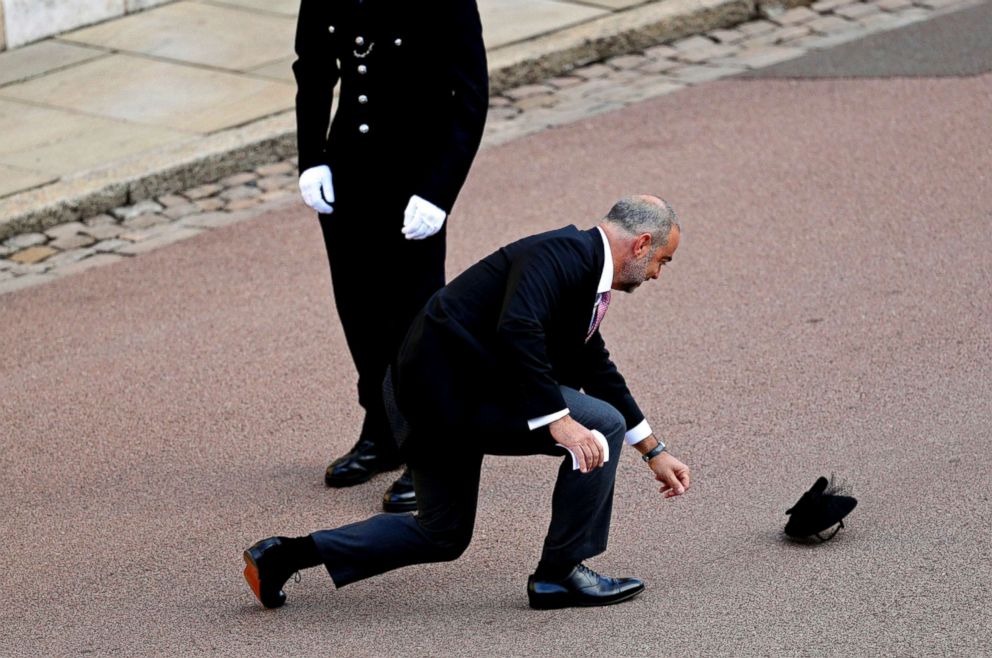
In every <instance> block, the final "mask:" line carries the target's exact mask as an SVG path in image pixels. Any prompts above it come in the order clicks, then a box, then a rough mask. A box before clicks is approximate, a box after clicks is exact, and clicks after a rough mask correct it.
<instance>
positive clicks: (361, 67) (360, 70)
mask: <svg viewBox="0 0 992 658" xmlns="http://www.w3.org/2000/svg"><path fill="white" fill-rule="evenodd" d="M368 70H369V69H368V67H367V66H365V65H364V64H359V65H358V75H365V73H366V72H367V71H368Z"/></svg>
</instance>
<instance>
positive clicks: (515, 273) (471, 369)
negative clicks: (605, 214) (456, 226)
mask: <svg viewBox="0 0 992 658" xmlns="http://www.w3.org/2000/svg"><path fill="white" fill-rule="evenodd" d="M604 260H605V253H604V248H603V241H602V238H601V237H600V235H599V232H598V231H597V230H596V229H591V230H589V231H580V230H578V229H577V228H575V227H574V226H569V227H567V228H563V229H559V230H556V231H551V232H548V233H542V234H539V235H535V236H531V237H528V238H524V239H523V240H520V241H518V242H514V243H513V244H511V245H509V246H506V247H503V248H502V249H499V250H498V251H496V252H495V253H493V254H491V255H489V256H487V257H486V258H484V259H483V260H482V261H480V262H479V263H477V264H475V265H473V266H472V267H470V268H469V269H467V270H466V271H465V272H463V273H462V274H461V275H460V276H458V277H457V278H455V279H454V280H453V281H451V282H450V283H449V284H448V285H447V286H445V287H444V288H442V289H441V290H439V291H438V292H437V293H435V294H434V296H433V297H431V299H430V301H429V302H428V303H427V305H426V306H425V307H424V309H423V310H422V311H421V312H420V313H419V314H418V315H417V317H416V318H415V319H414V321H413V324H412V325H411V327H410V330H409V332H408V333H407V335H406V339H405V341H404V343H403V346H402V347H401V348H400V352H399V355H398V357H397V359H396V363H395V364H394V366H393V369H392V371H393V375H392V377H393V382H392V383H393V387H394V392H395V397H396V401H397V403H398V406H399V408H400V410H401V411H402V412H403V414H404V415H405V416H406V418H407V419H408V420H409V421H410V422H411V425H413V427H414V428H417V427H418V426H419V427H424V428H431V427H439V426H450V427H471V426H472V425H473V424H478V423H480V422H483V421H482V418H483V415H482V414H480V408H481V406H483V405H484V404H488V403H491V402H493V401H496V402H497V403H498V405H499V406H500V408H501V409H504V410H505V413H504V414H501V417H502V418H503V419H504V420H505V422H506V429H510V430H518V431H526V430H527V420H528V419H531V418H536V417H539V416H543V415H546V414H551V413H554V412H556V411H560V410H561V409H564V408H565V406H566V405H565V402H564V400H563V399H562V395H561V391H560V390H559V385H566V386H571V387H573V388H576V389H582V390H584V391H585V392H586V393H587V394H589V395H592V396H593V397H596V398H599V399H601V400H604V401H606V402H609V403H610V404H612V405H613V406H614V407H615V408H616V409H617V410H618V411H619V412H620V413H622V414H623V417H624V419H625V420H626V422H627V426H628V427H633V426H635V425H637V424H638V423H640V422H641V421H642V420H644V414H642V413H641V410H640V409H639V408H638V406H637V403H636V402H635V401H634V398H633V396H631V394H630V391H629V390H628V388H627V384H626V382H625V381H624V379H623V376H621V375H620V373H619V372H618V371H617V369H616V366H614V365H613V362H612V361H611V360H610V355H609V353H608V352H607V351H606V346H605V345H604V343H603V339H602V337H601V336H600V334H599V331H596V333H594V334H593V336H592V338H591V339H590V340H589V341H588V342H587V341H586V340H585V338H586V334H587V333H588V329H589V323H590V320H591V318H592V310H593V306H594V304H595V301H596V293H597V290H596V289H597V287H598V284H599V279H600V277H601V275H602V272H603V264H604ZM485 418H486V419H485V421H484V422H486V423H490V422H491V414H490V415H486V417H485Z"/></svg>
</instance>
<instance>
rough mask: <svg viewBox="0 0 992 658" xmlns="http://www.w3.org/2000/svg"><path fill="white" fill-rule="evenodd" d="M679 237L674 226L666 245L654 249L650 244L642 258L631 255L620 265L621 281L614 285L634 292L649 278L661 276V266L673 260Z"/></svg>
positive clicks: (677, 230)
mask: <svg viewBox="0 0 992 658" xmlns="http://www.w3.org/2000/svg"><path fill="white" fill-rule="evenodd" d="M679 237H680V231H679V228H678V227H677V226H673V227H672V230H671V232H670V233H669V234H668V243H667V244H666V245H665V246H664V247H660V248H658V249H652V246H651V245H650V244H648V245H647V246H646V247H645V248H644V255H643V256H641V257H640V258H638V257H636V256H631V257H630V258H629V259H628V260H626V261H624V263H623V265H622V266H621V267H620V277H619V281H617V283H616V285H615V286H613V287H614V288H616V289H617V290H622V291H624V292H633V291H634V289H635V288H637V286H639V285H641V284H642V283H644V282H645V281H647V280H648V279H657V278H658V277H659V276H661V268H662V267H663V266H664V265H666V264H667V263H670V262H671V261H672V256H673V255H674V254H675V250H676V249H678V248H679Z"/></svg>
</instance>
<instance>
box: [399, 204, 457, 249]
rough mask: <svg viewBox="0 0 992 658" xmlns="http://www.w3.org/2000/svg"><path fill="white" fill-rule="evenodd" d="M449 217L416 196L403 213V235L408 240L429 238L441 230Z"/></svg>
mask: <svg viewBox="0 0 992 658" xmlns="http://www.w3.org/2000/svg"><path fill="white" fill-rule="evenodd" d="M447 216H448V213H446V212H444V211H443V210H441V209H440V208H438V207H437V206H435V205H434V204H433V203H431V202H430V201H428V200H427V199H423V198H421V197H419V196H417V195H416V194H414V195H413V196H412V197H410V203H408V204H406V210H405V211H404V212H403V235H405V236H406V239H407V240H423V239H424V238H429V237H430V236H432V235H434V234H435V233H437V232H438V231H440V230H441V226H442V225H443V224H444V219H445V217H447Z"/></svg>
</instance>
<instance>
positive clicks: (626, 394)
mask: <svg viewBox="0 0 992 658" xmlns="http://www.w3.org/2000/svg"><path fill="white" fill-rule="evenodd" d="M582 357H583V373H584V376H583V381H582V390H584V391H585V392H586V394H587V395H591V396H592V397H594V398H598V399H600V400H603V401H604V402H609V403H610V404H611V405H613V407H614V408H615V409H616V410H617V411H619V412H620V413H621V414H623V419H624V421H625V422H626V423H627V429H630V428H633V427H636V426H637V425H639V424H640V423H641V421H642V420H644V414H643V413H642V412H641V409H640V407H638V406H637V402H636V401H634V396H633V395H631V394H630V389H628V388H627V382H626V381H625V380H624V378H623V375H621V374H620V371H618V370H617V367H616V366H615V365H614V364H613V361H612V360H611V359H610V353H609V352H608V351H607V350H606V343H604V342H603V337H602V336H601V335H600V334H599V330H598V329H597V330H596V332H595V333H594V334H593V335H592V337H591V338H590V339H589V340H588V341H587V342H586V344H585V348H584V350H583V353H582Z"/></svg>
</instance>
